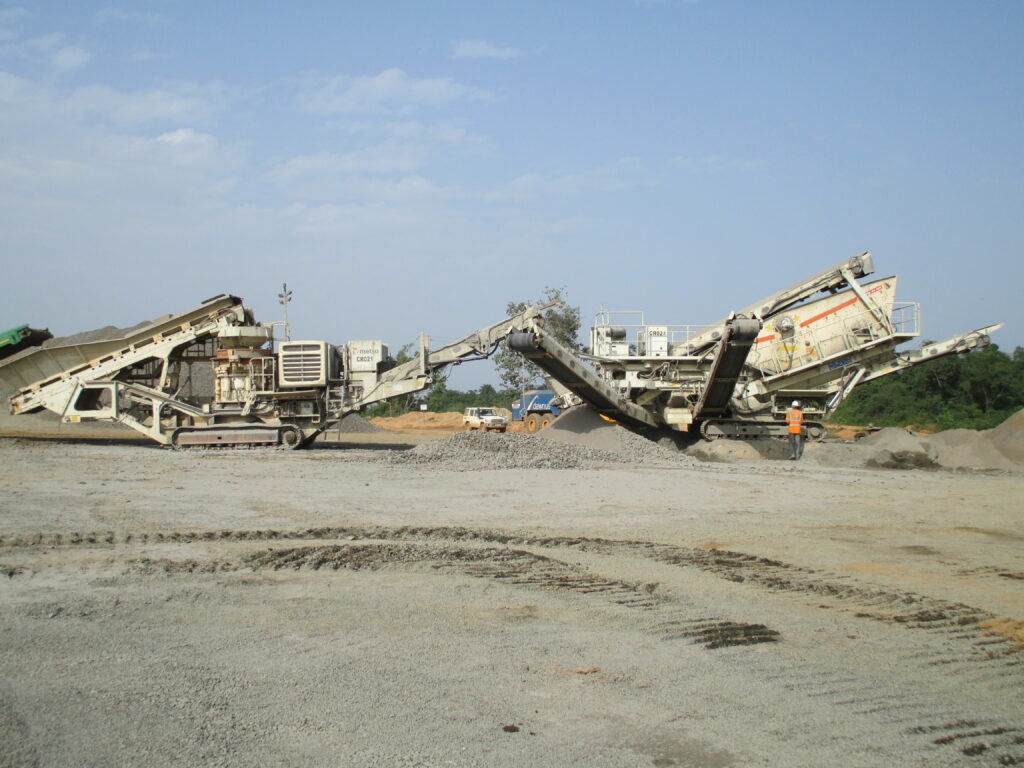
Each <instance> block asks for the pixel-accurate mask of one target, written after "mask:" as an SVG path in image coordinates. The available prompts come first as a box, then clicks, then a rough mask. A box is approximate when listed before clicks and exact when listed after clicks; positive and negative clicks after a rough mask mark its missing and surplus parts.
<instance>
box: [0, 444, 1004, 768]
mask: <svg viewBox="0 0 1024 768" xmlns="http://www.w3.org/2000/svg"><path fill="white" fill-rule="evenodd" d="M602 428H603V427H602ZM609 428H610V429H613V430H618V431H615V432H612V433H607V432H601V433H600V434H596V435H594V434H591V430H585V431H582V432H579V433H578V435H583V436H584V437H585V438H586V439H584V440H582V441H581V440H578V439H577V438H574V437H569V438H567V439H566V440H564V441H559V440H550V439H548V440H545V439H543V438H541V437H539V436H522V435H493V434H484V433H459V434H456V435H452V436H449V437H445V438H441V439H438V440H433V441H428V442H424V443H421V444H420V445H419V446H417V447H415V448H411V449H408V450H394V448H395V445H403V444H404V443H405V441H406V440H407V438H406V437H405V436H403V435H401V434H396V435H381V434H372V435H366V436H364V435H356V436H354V441H353V442H352V443H348V444H346V443H337V442H335V443H330V444H327V445H322V446H319V447H317V448H316V449H314V450H309V451H296V452H281V451H269V450H250V451H223V452H221V451H199V452H175V451H169V450H164V449H159V448H155V447H152V446H150V445H148V444H145V443H132V442H124V443H109V442H107V443H88V442H71V441H48V440H14V439H7V440H0V461H3V463H4V466H5V468H6V471H5V473H4V474H3V476H2V477H0V483H3V496H2V498H3V502H2V508H0V511H2V514H0V573H2V574H4V575H5V578H3V579H2V580H0V585H2V586H0V633H2V637H3V638H4V652H3V653H2V654H0V744H3V746H4V748H3V750H0V766H35V765H40V766H57V765H83V766H93V765H95V766H109V765H155V766H172V765H224V766H265V765H289V766H307V765H309V766H314V765H317V766H318V765H330V766H339V765H340V766H386V767H389V768H390V767H391V766H394V767H396V768H398V767H399V766H401V767H403V768H405V767H409V766H517V767H519V766H523V765H530V766H623V765H630V766H632V765H638V766H640V765H649V766H698V767H703V768H725V767H728V766H780V767H781V766H810V765H813V766H843V767H844V768H845V767H846V766H886V767H889V766H894V765H900V766H904V765H907V766H932V765H941V766H1000V765H1014V764H1024V743H1022V742H1024V739H1022V738H1021V736H1022V735H1024V712H1022V705H1021V697H1020V690H1021V684H1022V682H1024V664H1022V660H1024V654H1022V652H1021V651H1022V649H1024V623H1022V622H1021V620H1022V619H1024V550H1022V548H1021V543H1022V542H1024V523H1022V520H1021V515H1020V498H1021V497H1022V491H1024V477H1022V476H1021V475H1020V474H1013V473H984V474H979V473H964V472H959V473H953V472H941V471H924V470H911V471H894V470H883V469H866V468H863V467H852V468H851V467H850V466H846V465H844V464H843V462H844V461H845V458H844V457H847V456H849V455H850V454H848V453H847V452H845V449H847V448H852V446H812V448H817V449H820V450H819V453H820V454H821V456H819V459H820V460H819V461H817V462H812V461H808V462H806V463H804V462H801V463H790V462H784V461H764V460H744V459H735V460H733V461H732V462H731V463H713V464H707V463H702V462H698V461H697V460H695V459H694V458H692V457H688V456H685V455H681V454H679V453H677V452H675V453H674V452H672V451H669V450H667V449H666V448H664V447H662V446H658V445H657V444H654V443H651V442H649V441H644V442H642V443H641V442H636V441H638V440H643V438H638V437H636V436H635V435H632V434H631V433H628V432H625V430H621V429H618V428H615V427H609ZM578 435H577V437H578ZM587 435H589V437H587ZM370 438H373V441H371V442H355V440H356V439H358V440H369V439H370ZM386 439H390V440H392V441H393V444H389V443H388V442H386ZM609 440H618V441H619V443H618V444H615V443H609V442H608V441H609ZM592 441H600V442H601V443H602V445H603V446H604V447H603V448H601V449H598V448H592V447H590V445H589V443H591V442H592ZM580 442H582V443H584V444H582V445H581V444H580ZM346 445H349V446H351V445H357V446H360V447H359V448H356V449H352V448H346V447H344V446H346ZM566 451H568V453H565V452H566ZM809 458H810V456H809ZM542 462H547V463H542ZM829 462H831V463H833V464H836V465H838V466H829V465H828V464H829ZM496 467H500V468H496Z"/></svg>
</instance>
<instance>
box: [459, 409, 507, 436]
mask: <svg viewBox="0 0 1024 768" xmlns="http://www.w3.org/2000/svg"><path fill="white" fill-rule="evenodd" d="M462 424H463V426H464V427H466V428H467V429H482V430H483V431H484V432H504V431H505V430H506V429H508V419H506V418H505V417H504V416H502V415H501V414H500V413H498V412H497V411H496V410H495V409H494V408H467V409H466V411H465V413H464V414H463V419H462Z"/></svg>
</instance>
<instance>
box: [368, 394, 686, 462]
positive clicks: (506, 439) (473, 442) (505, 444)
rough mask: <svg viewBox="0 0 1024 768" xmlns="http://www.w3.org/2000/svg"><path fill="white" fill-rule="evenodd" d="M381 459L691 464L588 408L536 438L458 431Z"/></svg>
mask: <svg viewBox="0 0 1024 768" xmlns="http://www.w3.org/2000/svg"><path fill="white" fill-rule="evenodd" d="M379 458H380V460H381V461H386V462H388V463H394V464H417V465H435V466H442V467H445V468H449V467H450V468H452V469H581V468H583V469H585V468H592V467H599V466H604V465H607V464H623V463H643V464H648V465H650V464H674V465H678V464H680V463H686V464H689V463H693V460H692V459H690V458H688V457H686V456H684V455H682V454H681V453H679V451H677V450H676V449H675V447H671V448H666V447H664V446H662V445H659V444H658V443H656V442H652V441H651V440H648V439H647V438H644V437H641V436H640V435H637V434H635V433H633V432H631V431H630V430H628V429H625V428H624V427H620V426H618V425H616V424H613V423H611V422H609V421H605V420H604V419H602V418H601V417H600V416H598V415H597V414H596V413H595V412H594V411H592V410H590V409H589V408H586V407H579V408H574V409H573V410H571V411H568V412H566V413H564V414H563V415H562V416H560V417H559V418H558V419H556V420H555V421H553V422H552V423H551V425H550V426H548V427H546V428H545V429H543V430H541V431H540V432H537V433H535V434H533V435H525V434H519V433H505V434H496V433H489V432H459V433H456V434H454V435H450V436H448V437H445V438H441V439H439V440H432V441H430V442H427V443H423V444H421V445H419V446H417V447H416V448H414V449H412V450H410V451H402V452H394V453H388V454H386V455H383V456H381V457H379Z"/></svg>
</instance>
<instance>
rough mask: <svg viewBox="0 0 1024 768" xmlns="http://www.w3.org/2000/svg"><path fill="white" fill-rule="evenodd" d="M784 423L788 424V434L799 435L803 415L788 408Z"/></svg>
mask: <svg viewBox="0 0 1024 768" xmlns="http://www.w3.org/2000/svg"><path fill="white" fill-rule="evenodd" d="M786 423H787V424H789V434H791V435H799V434H800V433H801V432H802V431H803V428H804V413H803V411H801V410H800V409H799V408H790V409H789V412H788V413H787V414H786Z"/></svg>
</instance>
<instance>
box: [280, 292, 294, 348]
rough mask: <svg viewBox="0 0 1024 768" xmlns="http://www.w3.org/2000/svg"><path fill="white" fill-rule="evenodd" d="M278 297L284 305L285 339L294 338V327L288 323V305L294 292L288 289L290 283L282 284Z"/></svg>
mask: <svg viewBox="0 0 1024 768" xmlns="http://www.w3.org/2000/svg"><path fill="white" fill-rule="evenodd" d="M277 299H278V301H279V302H280V303H281V305H282V306H283V307H284V340H285V341H291V340H292V327H291V326H290V325H288V305H289V304H290V303H291V300H292V292H291V291H289V290H288V283H284V284H282V285H281V292H280V293H279V294H277Z"/></svg>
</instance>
